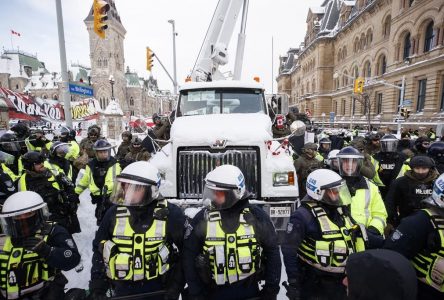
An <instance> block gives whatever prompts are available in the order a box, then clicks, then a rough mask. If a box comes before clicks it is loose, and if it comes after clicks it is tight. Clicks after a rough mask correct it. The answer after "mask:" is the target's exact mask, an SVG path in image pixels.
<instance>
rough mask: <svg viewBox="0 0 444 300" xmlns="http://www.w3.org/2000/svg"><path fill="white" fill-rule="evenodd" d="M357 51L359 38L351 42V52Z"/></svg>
mask: <svg viewBox="0 0 444 300" xmlns="http://www.w3.org/2000/svg"><path fill="white" fill-rule="evenodd" d="M358 51H359V39H358V38H356V39H355V42H354V44H353V52H354V53H357V52H358Z"/></svg>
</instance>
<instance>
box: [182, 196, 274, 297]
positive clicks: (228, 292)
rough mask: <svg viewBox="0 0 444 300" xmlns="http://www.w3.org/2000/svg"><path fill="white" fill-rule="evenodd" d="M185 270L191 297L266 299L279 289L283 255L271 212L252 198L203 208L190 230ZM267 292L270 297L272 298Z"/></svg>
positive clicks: (186, 238) (186, 237) (186, 239)
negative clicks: (260, 285)
mask: <svg viewBox="0 0 444 300" xmlns="http://www.w3.org/2000/svg"><path fill="white" fill-rule="evenodd" d="M183 263H184V272H185V277H186V281H187V284H188V292H189V296H190V297H191V299H216V300H217V299H234V300H235V299H248V298H254V297H258V295H259V290H258V282H259V281H260V280H265V286H264V288H263V290H262V291H261V293H262V297H264V298H263V299H273V298H274V299H275V298H276V294H277V293H278V291H279V281H280V276H281V259H280V254H279V246H278V240H277V234H276V231H275V229H274V227H273V225H272V223H271V221H270V218H269V216H268V215H267V214H266V213H265V212H264V211H263V210H262V209H261V208H259V207H257V206H255V205H251V204H249V203H248V200H240V201H239V202H237V203H236V204H235V205H234V206H232V207H230V208H227V209H223V210H220V211H218V210H216V211H213V210H207V209H203V210H201V211H200V212H199V213H198V214H197V215H196V216H195V217H194V218H193V220H192V221H191V224H190V225H189V226H188V228H187V231H186V233H185V242H184V254H183ZM266 295H269V298H267V296H266Z"/></svg>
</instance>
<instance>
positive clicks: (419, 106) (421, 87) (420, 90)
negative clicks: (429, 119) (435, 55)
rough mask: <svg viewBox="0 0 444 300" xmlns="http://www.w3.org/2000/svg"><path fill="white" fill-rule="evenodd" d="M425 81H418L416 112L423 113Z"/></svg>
mask: <svg viewBox="0 0 444 300" xmlns="http://www.w3.org/2000/svg"><path fill="white" fill-rule="evenodd" d="M426 87H427V79H421V80H419V81H418V101H417V103H416V111H418V112H419V111H423V110H424V105H425V97H426Z"/></svg>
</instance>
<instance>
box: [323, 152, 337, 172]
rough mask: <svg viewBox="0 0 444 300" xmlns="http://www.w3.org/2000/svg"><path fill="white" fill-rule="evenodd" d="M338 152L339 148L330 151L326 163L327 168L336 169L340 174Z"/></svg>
mask: <svg viewBox="0 0 444 300" xmlns="http://www.w3.org/2000/svg"><path fill="white" fill-rule="evenodd" d="M338 153H339V150H338V149H335V150H331V151H330V153H328V157H327V160H326V163H325V168H326V169H330V170H332V171H335V172H336V173H338V174H339V159H338V157H337V155H338Z"/></svg>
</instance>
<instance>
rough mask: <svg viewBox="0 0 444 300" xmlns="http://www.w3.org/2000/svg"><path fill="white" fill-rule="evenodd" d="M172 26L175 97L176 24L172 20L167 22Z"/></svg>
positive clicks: (175, 88)
mask: <svg viewBox="0 0 444 300" xmlns="http://www.w3.org/2000/svg"><path fill="white" fill-rule="evenodd" d="M168 23H170V24H171V25H172V26H173V69H174V70H173V72H174V84H173V85H174V95H177V71H176V36H177V32H176V22H175V21H174V20H168Z"/></svg>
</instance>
